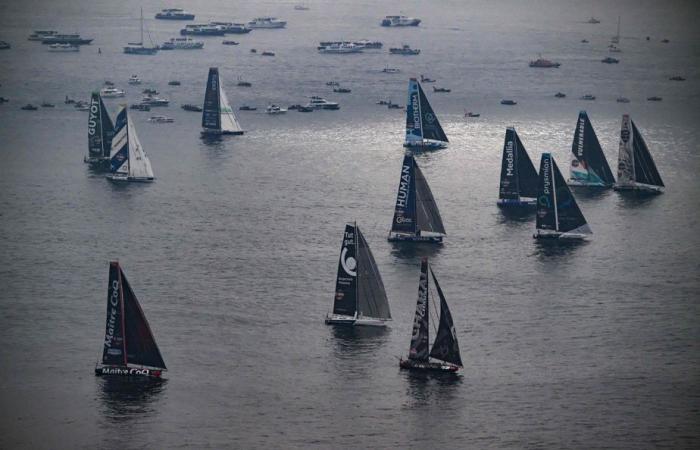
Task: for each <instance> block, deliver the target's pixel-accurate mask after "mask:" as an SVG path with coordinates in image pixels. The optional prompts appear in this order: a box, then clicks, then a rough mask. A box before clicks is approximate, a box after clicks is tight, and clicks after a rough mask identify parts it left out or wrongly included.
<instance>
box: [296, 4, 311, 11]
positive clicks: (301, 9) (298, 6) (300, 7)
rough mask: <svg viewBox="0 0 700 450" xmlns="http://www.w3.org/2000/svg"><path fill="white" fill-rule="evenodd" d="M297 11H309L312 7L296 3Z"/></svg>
mask: <svg viewBox="0 0 700 450" xmlns="http://www.w3.org/2000/svg"><path fill="white" fill-rule="evenodd" d="M294 9H295V10H296V11H308V10H309V9H310V8H309V7H308V6H306V5H294Z"/></svg>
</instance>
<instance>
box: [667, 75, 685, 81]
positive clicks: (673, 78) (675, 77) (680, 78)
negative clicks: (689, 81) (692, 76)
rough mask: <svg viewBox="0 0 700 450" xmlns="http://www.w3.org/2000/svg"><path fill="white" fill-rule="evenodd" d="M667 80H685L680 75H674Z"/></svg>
mask: <svg viewBox="0 0 700 450" xmlns="http://www.w3.org/2000/svg"><path fill="white" fill-rule="evenodd" d="M669 80H671V81H685V78H683V77H682V76H680V75H676V76H674V77H671V78H669Z"/></svg>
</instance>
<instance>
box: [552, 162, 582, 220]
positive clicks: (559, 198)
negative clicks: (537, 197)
mask: <svg viewBox="0 0 700 450" xmlns="http://www.w3.org/2000/svg"><path fill="white" fill-rule="evenodd" d="M550 158H551V156H550ZM551 159H552V169H553V172H554V193H555V198H556V205H557V219H558V223H557V225H558V226H557V231H561V232H562V233H566V232H567V231H571V230H575V229H576V228H578V227H581V226H583V225H586V219H585V217H583V213H582V212H581V209H580V208H579V207H578V204H577V203H576V199H575V198H574V194H573V193H572V192H571V189H569V186H568V185H567V184H566V181H565V180H564V177H563V176H562V174H561V172H560V171H559V167H557V163H556V162H555V161H554V158H551Z"/></svg>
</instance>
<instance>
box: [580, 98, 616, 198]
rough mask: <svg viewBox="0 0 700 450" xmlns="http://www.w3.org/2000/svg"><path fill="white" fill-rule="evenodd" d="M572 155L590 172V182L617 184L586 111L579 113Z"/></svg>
mask: <svg viewBox="0 0 700 450" xmlns="http://www.w3.org/2000/svg"><path fill="white" fill-rule="evenodd" d="M571 153H572V154H573V155H574V157H575V158H576V160H577V161H578V164H579V165H581V166H582V168H583V169H585V170H586V171H587V172H588V181H591V182H596V181H600V182H602V183H603V184H606V185H612V184H613V183H615V176H614V175H613V173H612V170H610V166H609V165H608V160H607V159H606V158H605V154H604V153H603V148H602V147H601V146H600V142H599V141H598V136H597V135H596V133H595V130H594V129H593V124H591V121H590V119H589V118H588V114H587V113H586V111H581V112H579V115H578V121H577V122H576V131H575V132H574V141H573V143H572V144H571Z"/></svg>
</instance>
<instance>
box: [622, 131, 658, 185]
mask: <svg viewBox="0 0 700 450" xmlns="http://www.w3.org/2000/svg"><path fill="white" fill-rule="evenodd" d="M630 122H631V123H632V133H633V135H634V138H633V139H632V143H633V145H634V177H635V181H636V182H637V183H644V184H651V185H654V186H662V187H663V186H664V182H663V181H662V180H661V175H660V174H659V171H658V170H657V169H656V164H654V160H653V159H652V157H651V153H649V148H648V147H647V144H646V142H644V138H643V137H642V134H641V133H640V132H639V130H638V129H637V126H636V125H635V124H634V121H630Z"/></svg>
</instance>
